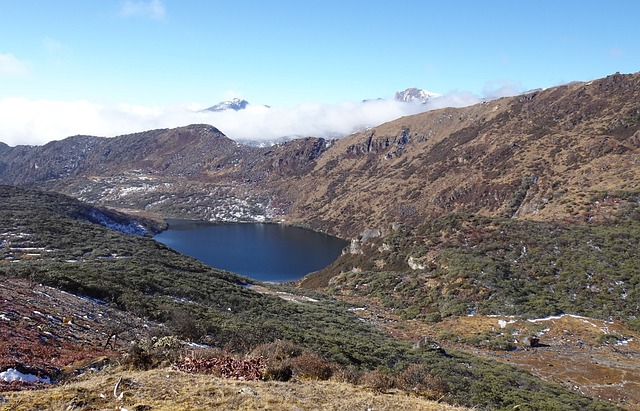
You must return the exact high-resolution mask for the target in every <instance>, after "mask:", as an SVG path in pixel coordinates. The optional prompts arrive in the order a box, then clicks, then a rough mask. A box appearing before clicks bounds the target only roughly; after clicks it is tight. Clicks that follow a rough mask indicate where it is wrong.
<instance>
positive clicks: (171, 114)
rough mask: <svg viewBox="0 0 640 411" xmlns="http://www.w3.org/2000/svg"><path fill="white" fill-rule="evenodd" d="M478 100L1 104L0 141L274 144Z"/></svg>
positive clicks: (345, 131)
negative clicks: (164, 131) (190, 130)
mask: <svg viewBox="0 0 640 411" xmlns="http://www.w3.org/2000/svg"><path fill="white" fill-rule="evenodd" d="M479 101H481V99H480V98H479V97H477V96H474V95H472V94H470V93H462V92H460V93H451V94H448V95H444V96H442V97H438V98H434V99H431V100H430V101H429V102H428V103H427V105H420V104H411V103H402V102H398V101H395V100H372V101H367V102H342V103H338V104H301V105H298V106H295V107H290V108H278V107H271V108H269V107H266V106H261V105H249V106H248V107H247V108H246V109H245V110H241V111H232V110H227V111H222V112H206V111H201V110H200V109H201V108H203V107H198V106H193V105H192V106H190V107H183V106H181V107H147V106H139V105H130V104H118V105H105V104H99V103H94V102H90V101H86V100H78V101H54V100H29V99H26V98H3V99H1V100H0V141H1V142H4V143H6V144H8V145H10V146H15V145H23V144H26V145H41V144H45V143H47V142H49V141H52V140H61V139H63V138H66V137H69V136H73V135H78V134H85V135H95V136H103V137H113V136H117V135H122V134H129V133H135V132H139V131H145V130H152V129H158V128H172V127H179V126H185V125H189V124H196V123H206V124H211V125H213V126H215V127H217V128H218V129H220V131H222V132H223V133H224V134H225V135H227V136H228V137H230V138H232V139H234V140H237V141H242V140H257V141H273V140H276V139H279V138H281V137H293V136H296V137H300V136H304V137H306V136H315V137H338V136H345V135H348V134H350V133H352V132H355V131H357V130H361V129H364V128H366V127H371V126H376V125H379V124H382V123H384V122H387V121H390V120H393V119H396V118H399V117H402V116H406V115H411V114H416V113H419V112H423V111H427V110H430V109H435V108H441V107H451V106H455V107H460V106H467V105H470V104H475V103H477V102H479Z"/></svg>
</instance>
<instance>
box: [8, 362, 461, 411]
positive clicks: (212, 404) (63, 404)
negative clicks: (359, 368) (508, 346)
mask: <svg viewBox="0 0 640 411" xmlns="http://www.w3.org/2000/svg"><path fill="white" fill-rule="evenodd" d="M120 379H121V381H120V384H119V385H118V388H117V390H116V394H117V396H118V397H120V396H121V399H118V397H116V396H114V387H115V386H116V384H117V383H118V381H119V380H120ZM3 395H4V398H3V399H2V401H0V410H1V411H10V410H11V411H14V410H51V411H58V410H60V411H62V410H65V411H71V410H74V411H84V410H86V411H88V410H114V409H115V410H129V411H133V410H138V411H141V410H153V411H159V410H171V411H180V410H185V411H186V410H398V409H406V410H429V411H431V410H433V411H435V410H438V411H455V410H464V409H466V408H459V407H453V406H450V405H447V404H441V403H438V402H434V401H428V400H425V399H423V398H420V397H417V396H412V395H407V394H406V393H402V392H396V391H390V392H387V393H385V394H382V393H379V392H375V391H373V390H371V389H366V388H363V387H358V386H354V385H351V384H346V383H339V382H335V381H296V382H288V383H283V382H274V381H270V382H250V381H235V380H226V379H220V378H215V377H211V376H205V375H195V374H186V373H183V372H180V371H176V370H173V369H155V370H150V371H142V372H131V371H123V370H119V369H118V370H112V371H110V372H102V373H97V374H93V375H85V376H82V377H80V378H79V379H78V380H77V381H74V382H71V383H68V384H67V385H64V386H59V387H55V388H51V389H46V390H40V391H29V392H12V393H5V394H3Z"/></svg>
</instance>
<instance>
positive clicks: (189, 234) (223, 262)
mask: <svg viewBox="0 0 640 411" xmlns="http://www.w3.org/2000/svg"><path fill="white" fill-rule="evenodd" d="M167 222H168V224H169V228H168V229H167V230H166V231H163V232H162V233H160V234H158V235H156V236H155V237H154V239H155V240H157V241H159V242H161V243H163V244H166V245H168V246H169V247H171V248H173V249H174V250H176V251H179V252H181V253H183V254H186V255H189V256H191V257H194V258H197V259H198V260H200V261H202V262H203V263H205V264H208V265H210V266H212V267H216V268H220V269H223V270H229V271H233V272H236V273H238V274H242V275H244V276H247V277H251V278H255V279H257V280H261V281H274V282H285V281H294V280H299V279H300V278H302V277H303V276H304V275H306V274H308V273H310V272H312V271H317V270H319V269H321V268H323V267H326V266H327V265H329V264H331V263H332V262H333V261H335V259H336V258H338V257H339V256H340V253H341V252H342V249H343V248H344V247H345V246H347V244H348V243H347V242H346V241H344V240H341V239H339V238H336V237H331V236H328V235H325V234H321V233H317V232H314V231H311V230H306V229H303V228H296V227H286V226H282V225H279V224H220V223H210V222H203V221H187V220H168V221H167Z"/></svg>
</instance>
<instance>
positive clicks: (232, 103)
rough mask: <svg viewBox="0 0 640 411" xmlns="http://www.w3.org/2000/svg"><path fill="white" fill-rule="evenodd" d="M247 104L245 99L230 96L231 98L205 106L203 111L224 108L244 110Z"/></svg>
mask: <svg viewBox="0 0 640 411" xmlns="http://www.w3.org/2000/svg"><path fill="white" fill-rule="evenodd" d="M248 105H249V102H248V101H247V100H243V99H240V98H232V99H231V100H227V101H223V102H221V103H218V104H216V105H215V106H211V107H209V108H205V109H204V111H225V110H234V111H239V110H244V109H245V108H247V106H248Z"/></svg>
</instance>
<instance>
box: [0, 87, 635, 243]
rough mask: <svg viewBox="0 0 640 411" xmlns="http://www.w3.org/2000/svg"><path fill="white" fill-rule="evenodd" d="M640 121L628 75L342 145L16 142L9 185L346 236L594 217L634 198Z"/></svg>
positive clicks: (186, 130) (448, 112)
mask: <svg viewBox="0 0 640 411" xmlns="http://www.w3.org/2000/svg"><path fill="white" fill-rule="evenodd" d="M639 127H640V74H634V75H620V74H616V75H612V76H609V77H607V78H604V79H600V80H596V81H593V82H589V83H572V84H568V85H565V86H560V87H555V88H551V89H547V90H542V91H535V92H532V93H529V94H526V95H521V96H516V97H510V98H503V99H499V100H494V101H488V102H484V103H482V104H478V105H475V106H471V107H465V108H456V109H454V108H447V109H441V110H435V111H430V112H426V113H423V114H418V115H414V116H409V117H404V118H401V119H398V120H395V121H392V122H389V123H386V124H382V125H380V126H378V127H375V128H372V129H369V130H366V131H364V132H361V133H357V134H354V135H351V136H348V137H346V138H344V139H341V140H336V141H325V140H324V139H317V138H306V139H299V140H293V141H290V142H286V143H282V144H278V145H275V146H271V147H266V148H258V147H249V146H244V145H239V144H236V143H235V142H233V141H232V140H230V139H228V138H227V137H225V136H224V135H223V134H222V133H220V131H218V130H217V129H215V128H214V127H211V126H206V125H192V126H188V127H181V128H177V129H171V130H154V131H148V132H143V133H138V134H132V135H127V136H119V137H114V138H98V137H88V136H77V137H71V138H68V139H65V140H63V141H59V142H52V143H49V144H47V145H45V146H43V147H13V148H9V147H6V146H5V147H0V182H3V183H8V184H22V185H31V186H39V187H44V188H48V189H53V190H56V191H60V192H63V193H66V194H70V195H72V196H75V197H79V198H82V199H83V200H87V201H90V202H93V203H98V204H104V205H110V206H114V207H120V208H130V209H143V210H147V211H152V212H156V213H159V214H161V215H165V216H173V217H185V218H198V219H213V220H232V221H264V220H269V219H279V220H280V219H282V220H284V221H288V222H291V223H298V224H305V225H309V226H311V227H313V228H316V229H321V230H324V231H327V232H331V233H333V234H337V235H340V236H342V237H355V236H357V235H358V233H360V232H361V231H362V230H363V229H365V228H380V229H385V228H386V227H388V226H389V225H391V224H393V223H402V224H415V223H419V222H421V221H423V220H424V219H425V218H429V217H434V216H438V215H442V214H446V213H449V212H452V211H468V212H474V213H480V214H485V215H495V216H508V217H516V218H526V219H540V220H544V219H562V218H570V219H577V220H581V219H582V220H584V219H593V218H600V217H601V216H603V215H606V214H607V213H608V212H609V211H610V210H611V209H612V208H613V209H618V208H620V207H623V206H624V203H625V201H632V200H629V198H630V195H631V194H630V192H631V191H633V190H634V187H635V188H637V187H639V186H640V167H638V155H639V152H638V149H639V147H640V132H639ZM631 197H632V195H631ZM605 200H606V201H605Z"/></svg>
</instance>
